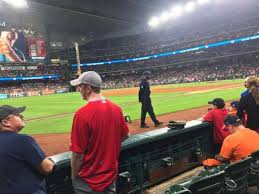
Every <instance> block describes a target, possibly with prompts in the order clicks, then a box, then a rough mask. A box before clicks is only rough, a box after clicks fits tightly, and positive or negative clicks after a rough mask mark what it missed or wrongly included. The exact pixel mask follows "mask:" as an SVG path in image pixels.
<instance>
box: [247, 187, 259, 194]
mask: <svg viewBox="0 0 259 194" xmlns="http://www.w3.org/2000/svg"><path fill="white" fill-rule="evenodd" d="M247 194H259V191H258V190H257V188H256V187H250V188H249V189H248V192H247Z"/></svg>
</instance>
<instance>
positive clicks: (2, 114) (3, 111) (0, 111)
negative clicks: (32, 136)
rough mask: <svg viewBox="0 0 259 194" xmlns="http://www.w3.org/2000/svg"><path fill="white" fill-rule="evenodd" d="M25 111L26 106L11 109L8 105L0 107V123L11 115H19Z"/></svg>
mask: <svg viewBox="0 0 259 194" xmlns="http://www.w3.org/2000/svg"><path fill="white" fill-rule="evenodd" d="M25 109H26V106H22V107H13V106H10V105H3V106H0V121H1V120H3V119H4V118H6V117H8V116H9V115H11V114H20V113H22V112H23V111H25Z"/></svg>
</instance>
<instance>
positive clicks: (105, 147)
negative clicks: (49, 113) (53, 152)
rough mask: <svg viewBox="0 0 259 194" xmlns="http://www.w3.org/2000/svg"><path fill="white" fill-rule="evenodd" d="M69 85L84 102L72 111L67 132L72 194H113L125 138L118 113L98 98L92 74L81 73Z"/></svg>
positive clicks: (98, 88)
mask: <svg viewBox="0 0 259 194" xmlns="http://www.w3.org/2000/svg"><path fill="white" fill-rule="evenodd" d="M70 83H71V85H72V86H77V87H78V89H79V91H80V93H81V96H82V98H83V99H84V100H87V101H88V103H87V104H86V105H85V106H83V107H81V108H80V109H79V110H77V111H76V113H75V115H74V120H73V126H72V132H71V146H70V150H71V151H72V157H71V169H72V175H71V176H72V177H71V178H72V182H73V186H74V190H75V193H76V194H79V193H80V194H81V193H89V194H90V193H103V194H112V193H116V189H115V180H116V178H117V175H118V159H119V154H120V150H121V141H123V140H124V139H125V138H127V137H128V136H129V129H128V127H127V125H126V122H125V120H124V117H123V114H122V110H121V108H120V107H118V106H117V105H115V104H113V103H112V102H110V101H109V100H107V99H105V98H104V97H102V95H101V93H100V92H101V87H102V79H101V77H100V75H98V74H97V73H96V72H94V71H88V72H84V73H83V74H82V75H80V76H79V78H78V79H75V80H72V81H71V82H70Z"/></svg>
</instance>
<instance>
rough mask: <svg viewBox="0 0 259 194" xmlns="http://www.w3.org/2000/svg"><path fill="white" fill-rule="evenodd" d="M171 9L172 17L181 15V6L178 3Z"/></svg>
mask: <svg viewBox="0 0 259 194" xmlns="http://www.w3.org/2000/svg"><path fill="white" fill-rule="evenodd" d="M171 11H172V15H173V17H178V16H181V15H182V13H183V7H182V6H180V5H177V6H174V7H173V8H172V10H171Z"/></svg>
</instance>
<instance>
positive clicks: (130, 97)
mask: <svg viewBox="0 0 259 194" xmlns="http://www.w3.org/2000/svg"><path fill="white" fill-rule="evenodd" d="M242 82H243V81H242V80H226V81H217V82H202V83H188V84H172V85H162V86H152V87H151V90H152V95H151V98H152V103H153V106H154V110H155V113H156V114H157V115H162V114H169V113H173V112H178V111H181V110H186V109H194V108H197V107H201V106H204V105H207V102H208V101H209V100H211V99H213V98H215V97H221V98H223V99H224V100H226V101H229V100H233V99H238V98H239V96H240V93H241V92H242V91H244V87H243V84H242ZM103 96H105V97H107V98H109V99H110V100H112V101H113V102H115V103H116V104H118V105H120V106H121V107H122V109H123V112H124V115H130V117H131V119H132V120H136V119H139V118H140V103H138V88H125V89H113V90H104V91H103ZM0 102H1V104H10V105H13V106H24V105H26V106H27V110H26V112H25V113H24V116H25V120H26V123H27V125H26V128H25V129H24V130H23V133H26V134H50V133H55V134H56V133H67V132H70V129H71V124H72V118H73V113H74V112H75V111H76V110H77V109H78V108H79V107H80V106H83V105H84V104H85V103H86V102H85V101H83V100H82V99H81V96H80V94H79V93H78V92H75V93H66V94H55V95H49V96H33V97H24V98H13V99H7V100H1V101H0Z"/></svg>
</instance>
